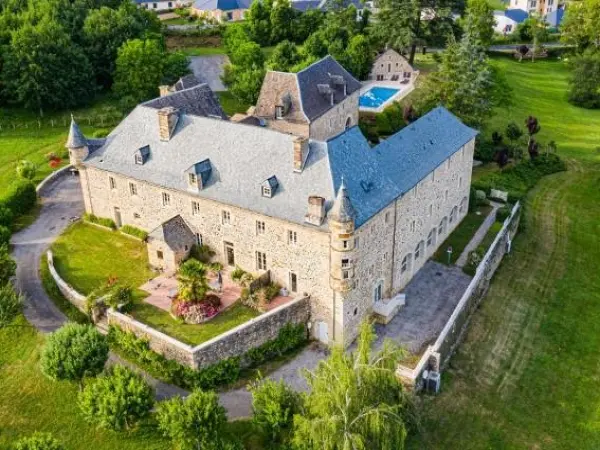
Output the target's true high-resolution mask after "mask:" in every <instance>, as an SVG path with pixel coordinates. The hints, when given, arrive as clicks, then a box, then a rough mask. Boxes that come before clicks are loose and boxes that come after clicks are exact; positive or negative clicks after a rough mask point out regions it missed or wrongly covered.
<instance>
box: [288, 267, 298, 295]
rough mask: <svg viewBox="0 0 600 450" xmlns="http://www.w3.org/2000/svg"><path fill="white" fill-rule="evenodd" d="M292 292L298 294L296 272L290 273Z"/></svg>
mask: <svg viewBox="0 0 600 450" xmlns="http://www.w3.org/2000/svg"><path fill="white" fill-rule="evenodd" d="M290 291H291V292H298V277H297V276H296V274H295V273H294V272H290Z"/></svg>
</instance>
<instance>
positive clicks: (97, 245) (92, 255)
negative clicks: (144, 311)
mask: <svg viewBox="0 0 600 450" xmlns="http://www.w3.org/2000/svg"><path fill="white" fill-rule="evenodd" d="M51 248H52V251H53V252H54V264H55V266H56V270H57V271H58V273H59V274H60V276H61V277H62V278H63V279H64V280H65V281H67V282H68V283H69V284H71V285H72V286H73V287H74V288H75V289H76V290H77V291H79V292H81V293H82V294H84V295H86V294H89V293H90V292H92V291H94V290H95V289H98V288H100V287H102V286H105V285H106V282H107V280H108V279H109V278H116V280H117V282H118V283H121V284H125V285H130V286H132V287H134V288H136V287H138V286H141V285H142V284H144V283H145V282H146V281H148V279H150V278H153V277H154V275H155V274H154V273H153V272H152V270H150V268H149V266H148V253H147V250H146V244H144V243H143V242H140V241H138V240H135V239H131V238H129V237H126V236H124V235H122V234H121V233H119V232H117V231H108V230H105V229H103V228H99V227H97V226H94V225H90V224H87V223H84V222H78V223H75V224H73V225H71V226H70V227H69V228H68V229H67V230H66V231H65V232H64V233H63V234H62V235H61V236H60V237H59V238H58V239H57V240H56V242H54V244H52V247H51ZM139 296H143V293H139Z"/></svg>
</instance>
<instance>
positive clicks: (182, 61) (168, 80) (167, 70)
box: [160, 52, 190, 85]
mask: <svg viewBox="0 0 600 450" xmlns="http://www.w3.org/2000/svg"><path fill="white" fill-rule="evenodd" d="M189 65H190V61H189V60H188V58H187V56H185V53H183V52H167V53H166V55H165V67H164V70H163V76H162V79H161V80H160V83H161V84H167V85H172V84H175V83H176V82H177V80H179V79H180V78H181V77H182V76H184V75H186V74H188V73H190V68H189Z"/></svg>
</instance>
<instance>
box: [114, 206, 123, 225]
mask: <svg viewBox="0 0 600 450" xmlns="http://www.w3.org/2000/svg"><path fill="white" fill-rule="evenodd" d="M115 224H116V225H117V228H121V225H122V223H121V210H120V209H119V208H118V207H117V206H115Z"/></svg>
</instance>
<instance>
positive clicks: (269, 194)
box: [261, 186, 272, 198]
mask: <svg viewBox="0 0 600 450" xmlns="http://www.w3.org/2000/svg"><path fill="white" fill-rule="evenodd" d="M261 189H262V196H263V197H269V198H270V197H272V191H271V188H270V187H268V186H261Z"/></svg>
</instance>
